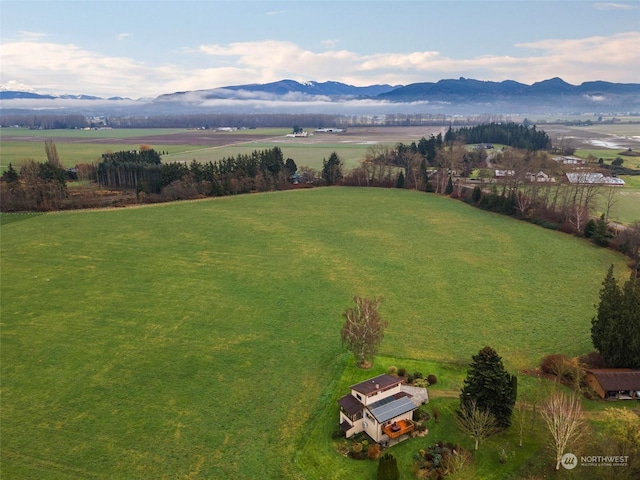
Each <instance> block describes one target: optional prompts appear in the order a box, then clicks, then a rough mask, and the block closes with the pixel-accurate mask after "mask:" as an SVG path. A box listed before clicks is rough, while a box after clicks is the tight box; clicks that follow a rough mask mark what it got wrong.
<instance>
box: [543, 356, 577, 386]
mask: <svg viewBox="0 0 640 480" xmlns="http://www.w3.org/2000/svg"><path fill="white" fill-rule="evenodd" d="M540 369H541V370H542V371H543V372H544V373H546V374H549V375H554V376H555V377H557V379H558V380H559V381H560V382H563V383H566V384H569V385H571V386H574V387H578V386H579V385H580V382H581V380H582V377H583V376H584V372H583V370H582V368H580V365H579V364H578V362H577V360H575V359H571V358H569V357H567V356H565V355H560V354H555V353H554V354H551V355H547V356H546V357H544V358H543V359H542V362H541V363H540Z"/></svg>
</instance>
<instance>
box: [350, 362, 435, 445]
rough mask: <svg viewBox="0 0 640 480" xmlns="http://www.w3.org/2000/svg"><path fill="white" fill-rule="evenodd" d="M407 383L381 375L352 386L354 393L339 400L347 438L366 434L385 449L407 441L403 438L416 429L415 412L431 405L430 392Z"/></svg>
mask: <svg viewBox="0 0 640 480" xmlns="http://www.w3.org/2000/svg"><path fill="white" fill-rule="evenodd" d="M403 383H404V379H402V378H398V377H394V376H392V375H378V376H377V377H374V378H370V379H369V380H365V381H364V382H361V383H358V384H356V385H352V386H351V387H350V388H351V393H349V394H347V395H345V396H344V397H342V398H340V399H339V400H338V404H339V405H340V428H342V430H343V431H344V433H345V436H346V437H347V438H349V437H351V436H352V435H354V434H356V433H360V432H366V433H367V435H369V436H370V437H371V438H372V439H373V440H374V441H375V442H377V443H381V444H384V445H388V444H389V443H390V442H391V441H394V440H397V441H401V440H403V439H404V438H402V437H403V436H405V435H406V434H408V433H409V432H411V431H412V430H413V429H414V424H413V422H412V417H413V412H414V410H416V409H417V408H418V407H419V406H420V404H422V403H426V402H427V401H428V397H427V395H426V389H415V388H412V387H408V386H405V385H403ZM419 390H420V391H421V392H420V391H419ZM409 392H412V393H409ZM405 438H406V437H405Z"/></svg>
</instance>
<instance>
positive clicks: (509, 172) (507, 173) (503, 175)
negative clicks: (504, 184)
mask: <svg viewBox="0 0 640 480" xmlns="http://www.w3.org/2000/svg"><path fill="white" fill-rule="evenodd" d="M515 174H516V172H515V171H514V170H499V169H496V172H495V178H506V177H513V176H514V175H515Z"/></svg>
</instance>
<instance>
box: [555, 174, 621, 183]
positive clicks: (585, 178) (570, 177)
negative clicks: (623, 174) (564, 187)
mask: <svg viewBox="0 0 640 480" xmlns="http://www.w3.org/2000/svg"><path fill="white" fill-rule="evenodd" d="M565 177H566V178H567V181H568V182H569V183H573V184H581V185H608V186H610V187H624V180H622V179H621V178H617V177H606V176H605V175H604V174H602V173H597V172H568V173H566V174H565Z"/></svg>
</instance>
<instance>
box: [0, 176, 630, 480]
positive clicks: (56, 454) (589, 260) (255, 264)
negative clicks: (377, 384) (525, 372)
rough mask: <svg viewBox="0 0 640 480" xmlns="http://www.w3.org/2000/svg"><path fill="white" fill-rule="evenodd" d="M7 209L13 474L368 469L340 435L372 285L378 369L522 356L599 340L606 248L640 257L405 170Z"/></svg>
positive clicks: (5, 344)
mask: <svg viewBox="0 0 640 480" xmlns="http://www.w3.org/2000/svg"><path fill="white" fill-rule="evenodd" d="M0 219H1V220H2V242H1V245H0V254H1V260H2V272H1V273H2V290H1V292H0V294H1V298H0V299H1V309H2V311H1V313H2V315H1V319H2V329H1V332H0V333H1V337H0V339H1V342H2V349H1V351H0V355H1V362H0V369H1V373H2V412H1V415H2V417H1V422H2V445H1V449H2V450H1V452H2V465H3V475H2V476H3V478H7V479H11V478H40V479H53V478H56V479H59V478H105V479H106V478H128V479H134V478H141V479H143V478H145V479H146V478H178V477H188V478H235V479H252V478H320V477H323V478H345V477H344V476H341V475H342V474H343V473H345V472H348V473H349V476H348V477H346V478H366V476H367V475H369V471H370V468H371V464H368V463H367V462H355V463H354V462H351V463H348V464H345V463H344V462H343V460H344V461H346V459H341V458H339V456H334V453H333V452H332V451H331V450H330V449H327V447H326V444H325V443H323V442H324V441H325V440H326V437H325V436H324V435H323V431H325V430H326V429H327V425H328V424H327V422H326V420H327V419H329V418H331V416H332V415H333V414H334V413H333V410H332V409H335V405H334V400H335V397H336V395H339V394H343V392H342V391H341V390H342V389H343V388H344V385H345V384H349V382H350V381H351V377H350V376H349V375H353V374H348V375H347V377H343V372H347V370H345V365H346V364H347V363H348V356H347V355H346V354H345V353H344V350H343V349H342V347H341V345H340V342H339V330H340V328H341V325H342V319H341V312H342V311H343V310H344V309H345V308H347V307H349V306H350V304H351V298H352V296H353V295H356V294H359V295H368V296H370V295H384V297H385V302H384V303H383V304H382V309H381V310H382V314H383V315H384V316H385V317H386V318H387V319H388V321H389V324H390V326H389V328H388V330H387V334H386V336H385V340H384V342H383V344H382V348H381V355H382V357H385V358H386V359H384V358H381V362H380V363H379V364H376V367H375V368H384V367H385V366H386V364H387V363H391V362H394V363H396V359H400V360H397V363H400V362H405V363H407V365H409V364H417V362H430V363H428V364H429V365H433V368H434V369H435V368H436V365H440V364H441V363H442V362H449V361H454V362H464V363H467V362H468V361H469V359H470V357H471V355H472V354H475V353H477V351H478V350H479V349H480V348H482V347H483V346H484V345H487V344H489V345H492V346H494V347H495V348H496V349H497V350H498V352H499V353H500V355H502V356H503V358H504V360H505V362H506V364H507V366H508V368H509V369H518V368H525V367H531V366H533V365H535V364H537V362H538V361H539V359H540V358H541V357H542V356H543V355H545V354H547V353H551V352H554V353H565V354H567V355H576V354H579V353H583V352H585V351H589V350H590V349H591V345H590V339H589V326H590V318H591V316H592V315H593V313H594V309H593V304H594V303H595V302H596V300H597V294H598V290H599V287H600V282H601V281H602V278H603V277H604V274H605V272H606V269H607V267H608V266H609V265H610V264H612V263H613V264H614V265H615V266H616V274H617V276H625V275H626V270H625V266H624V259H623V258H622V257H621V256H619V255H616V254H614V253H613V252H611V251H608V250H605V249H600V248H596V247H594V246H592V245H591V244H589V243H588V242H585V241H582V240H579V239H576V238H573V237H570V236H567V235H563V234H560V233H557V232H553V231H548V230H544V229H541V228H539V227H535V226H533V225H530V224H526V223H522V222H518V221H515V220H513V219H510V218H507V217H504V216H500V215H494V214H491V213H487V212H483V211H480V210H477V209H474V208H471V207H468V206H467V205H465V204H463V203H461V202H458V201H454V200H451V199H447V198H442V197H438V196H433V195H429V194H420V193H416V192H410V191H401V190H393V189H391V190H383V189H355V188H323V189H313V190H304V191H288V192H277V193H269V194H256V195H245V196H237V197H225V198H217V199H210V200H205V201H195V202H179V203H170V204H161V205H155V206H146V207H140V208H127V209H112V210H102V211H75V212H63V213H56V214H47V215H25V216H18V215H9V216H7V215H2V216H1V217H0ZM402 359H404V360H402ZM410 362H413V363H410ZM398 366H402V365H398ZM439 368H440V370H437V371H436V372H427V371H425V372H424V373H437V374H438V376H439V380H440V385H441V386H442V388H445V387H451V388H454V386H455V385H457V384H458V383H459V381H460V378H459V377H460V372H459V370H456V369H453V370H449V369H447V368H446V367H443V366H441V367H439ZM360 373H362V374H363V375H368V373H367V372H360ZM374 373H375V372H374ZM447 377H449V378H447ZM329 428H331V427H329ZM310 442H311V443H310ZM407 443H411V442H407ZM402 448H403V450H402V452H405V453H402V454H401V456H402V458H409V455H410V454H409V453H408V452H409V449H413V447H410V446H403V447H402ZM336 465H338V469H337V470H331V469H332V468H334V466H336ZM345 469H346V470H345ZM332 472H333V473H332ZM495 478H498V477H495Z"/></svg>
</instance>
